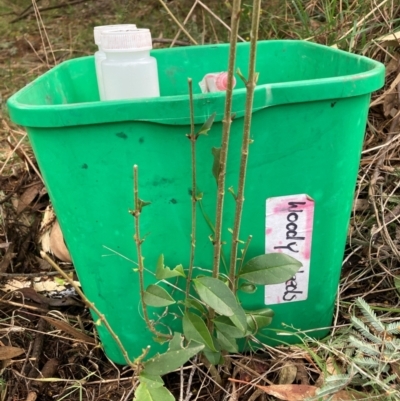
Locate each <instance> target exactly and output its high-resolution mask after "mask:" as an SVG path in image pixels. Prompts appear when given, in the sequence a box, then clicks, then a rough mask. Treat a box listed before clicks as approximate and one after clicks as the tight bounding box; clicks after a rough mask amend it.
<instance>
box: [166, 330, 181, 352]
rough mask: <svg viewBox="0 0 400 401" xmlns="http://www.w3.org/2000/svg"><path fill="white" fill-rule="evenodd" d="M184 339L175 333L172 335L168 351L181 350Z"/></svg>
mask: <svg viewBox="0 0 400 401" xmlns="http://www.w3.org/2000/svg"><path fill="white" fill-rule="evenodd" d="M183 340H184V337H183V335H182V334H181V333H178V332H177V331H176V332H175V333H174V336H173V337H172V340H171V341H170V342H169V346H168V351H179V350H180V349H182V348H183Z"/></svg>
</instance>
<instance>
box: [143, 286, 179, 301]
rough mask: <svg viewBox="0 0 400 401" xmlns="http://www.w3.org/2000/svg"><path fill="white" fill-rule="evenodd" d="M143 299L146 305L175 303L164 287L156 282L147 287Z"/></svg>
mask: <svg viewBox="0 0 400 401" xmlns="http://www.w3.org/2000/svg"><path fill="white" fill-rule="evenodd" d="M143 301H144V303H145V304H146V305H148V306H155V307H164V306H168V305H172V304H174V303H175V301H174V299H173V298H172V297H171V295H169V294H168V292H167V291H166V290H164V288H162V287H160V286H158V285H155V284H151V285H149V286H148V287H147V288H146V291H145V293H144V296H143Z"/></svg>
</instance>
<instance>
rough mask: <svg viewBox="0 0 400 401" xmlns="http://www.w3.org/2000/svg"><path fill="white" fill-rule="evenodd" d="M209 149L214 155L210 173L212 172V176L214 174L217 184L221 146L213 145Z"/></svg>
mask: <svg viewBox="0 0 400 401" xmlns="http://www.w3.org/2000/svg"><path fill="white" fill-rule="evenodd" d="M211 151H212V154H213V156H214V161H213V166H212V173H213V176H214V178H215V180H216V181H217V184H218V177H219V171H220V169H221V164H220V160H221V148H215V147H213V148H212V149H211Z"/></svg>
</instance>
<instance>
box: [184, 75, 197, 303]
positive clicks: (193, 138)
mask: <svg viewBox="0 0 400 401" xmlns="http://www.w3.org/2000/svg"><path fill="white" fill-rule="evenodd" d="M188 85H189V108H190V135H189V139H190V147H191V155H192V157H191V164H192V234H191V243H190V260H189V270H188V275H187V279H186V295H185V300H188V298H189V291H190V285H191V281H192V273H193V266H194V257H195V253H196V206H197V183H196V141H197V138H196V134H195V132H194V106H193V82H192V79H191V78H189V79H188ZM186 309H187V305H185V310H186Z"/></svg>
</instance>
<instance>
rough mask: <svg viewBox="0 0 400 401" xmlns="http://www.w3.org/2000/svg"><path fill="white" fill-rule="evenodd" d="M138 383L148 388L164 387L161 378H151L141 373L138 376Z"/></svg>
mask: <svg viewBox="0 0 400 401" xmlns="http://www.w3.org/2000/svg"><path fill="white" fill-rule="evenodd" d="M139 379H140V383H146V384H147V386H148V387H152V388H157V387H162V386H163V385H164V382H163V379H161V376H151V375H148V374H146V373H145V372H141V373H140V375H139Z"/></svg>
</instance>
